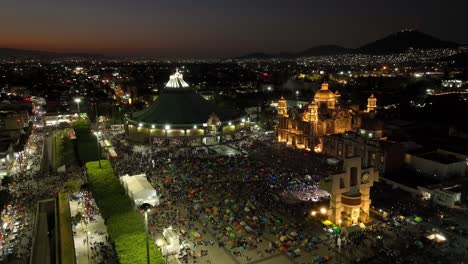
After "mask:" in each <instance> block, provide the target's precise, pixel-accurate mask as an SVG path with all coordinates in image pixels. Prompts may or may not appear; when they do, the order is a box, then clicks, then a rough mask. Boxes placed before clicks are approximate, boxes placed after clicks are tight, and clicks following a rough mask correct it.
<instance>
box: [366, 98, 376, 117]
mask: <svg viewBox="0 0 468 264" xmlns="http://www.w3.org/2000/svg"><path fill="white" fill-rule="evenodd" d="M376 111H377V98H375V96H374V94H371V96H370V97H369V98H368V99H367V112H368V113H370V112H376Z"/></svg>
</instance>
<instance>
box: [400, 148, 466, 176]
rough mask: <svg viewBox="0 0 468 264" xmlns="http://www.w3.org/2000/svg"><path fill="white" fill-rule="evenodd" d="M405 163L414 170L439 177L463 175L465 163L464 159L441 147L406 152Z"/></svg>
mask: <svg viewBox="0 0 468 264" xmlns="http://www.w3.org/2000/svg"><path fill="white" fill-rule="evenodd" d="M405 163H406V164H407V165H409V166H410V167H412V168H414V169H416V170H420V171H422V172H424V173H426V174H429V175H433V176H435V177H440V178H450V177H461V176H464V175H465V170H466V164H467V163H466V160H465V159H460V158H458V157H457V156H455V155H452V154H450V152H446V151H443V150H441V149H437V150H435V151H423V150H421V151H417V152H414V153H406V155H405Z"/></svg>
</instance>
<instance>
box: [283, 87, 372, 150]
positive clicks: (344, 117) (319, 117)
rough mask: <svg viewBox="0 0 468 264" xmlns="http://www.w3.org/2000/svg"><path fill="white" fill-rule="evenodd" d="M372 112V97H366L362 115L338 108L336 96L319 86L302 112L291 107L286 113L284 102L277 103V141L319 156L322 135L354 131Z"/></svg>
mask: <svg viewBox="0 0 468 264" xmlns="http://www.w3.org/2000/svg"><path fill="white" fill-rule="evenodd" d="M376 108H377V99H376V98H375V97H374V95H371V96H370V97H369V99H368V102H367V109H366V110H365V111H363V112H360V111H359V106H350V107H342V106H340V94H339V93H338V91H336V92H335V93H334V92H332V91H331V90H329V89H328V83H323V84H322V87H321V89H320V90H318V91H317V92H316V93H315V95H314V99H313V100H312V101H311V102H310V103H309V105H308V106H307V107H306V108H305V109H298V108H295V107H293V108H291V109H289V110H288V107H287V101H286V99H284V97H281V99H280V100H279V101H278V122H279V123H278V128H277V132H278V141H279V142H286V143H287V144H288V145H293V146H295V147H297V148H303V149H308V150H311V149H313V150H315V151H316V152H320V151H321V149H322V137H323V136H324V135H327V134H339V133H344V132H346V131H350V130H354V129H358V128H359V127H360V125H361V117H362V116H363V115H366V114H367V115H368V114H371V113H373V112H375V110H376Z"/></svg>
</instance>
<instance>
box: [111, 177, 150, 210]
mask: <svg viewBox="0 0 468 264" xmlns="http://www.w3.org/2000/svg"><path fill="white" fill-rule="evenodd" d="M120 182H121V183H122V185H123V186H124V188H125V191H126V192H127V194H128V196H130V198H132V200H133V202H134V204H135V206H137V207H138V206H140V205H142V204H144V203H147V204H150V205H152V206H157V205H159V197H158V195H157V193H156V190H155V189H154V188H153V186H152V185H151V184H150V183H149V182H148V180H147V179H146V174H139V175H133V176H129V175H125V176H122V177H120Z"/></svg>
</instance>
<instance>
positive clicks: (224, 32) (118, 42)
mask: <svg viewBox="0 0 468 264" xmlns="http://www.w3.org/2000/svg"><path fill="white" fill-rule="evenodd" d="M466 5H467V4H466V3H456V4H454V5H447V3H446V2H442V1H436V2H435V3H431V5H428V4H427V3H425V2H422V1H412V2H411V3H406V2H403V1H393V2H392V3H391V4H382V3H372V2H371V1H362V2H361V3H359V4H356V3H347V2H342V1H341V2H340V1H333V2H332V3H330V2H328V3H309V2H307V1H295V3H294V4H292V3H290V2H288V3H286V2H282V1H263V0H260V1H256V2H255V3H251V2H248V1H223V2H222V3H217V2H215V1H204V2H203V3H196V4H194V3H191V2H189V1H185V0H179V1H158V3H153V2H151V1H145V0H143V1H138V3H132V1H124V0H120V1H107V0H105V1H99V3H93V2H92V1H88V0H84V1H80V2H76V3H71V2H63V1H57V0H46V1H41V3H37V2H34V1H29V0H22V1H5V2H3V3H2V4H0V6H1V8H0V15H1V16H0V17H2V18H1V19H0V30H1V31H2V33H3V34H2V36H1V37H0V47H5V48H18V49H33V50H44V51H53V52H84V53H97V54H104V55H118V56H151V57H160V58H170V57H179V58H202V57H206V58H212V57H218V58H219V57H230V56H239V55H244V54H246V53H251V52H268V53H276V52H282V51H284V52H298V51H301V50H304V49H307V48H310V47H313V46H317V45H327V44H336V45H341V46H344V47H347V48H356V47H359V46H361V45H363V44H365V43H367V42H369V41H373V40H376V39H379V38H382V37H385V36H386V35H388V34H391V33H394V32H397V31H399V30H401V29H403V28H410V27H416V28H417V29H419V30H421V31H423V32H425V33H428V34H430V35H433V36H435V37H438V38H440V39H442V40H447V41H454V42H458V43H461V44H465V43H468V36H467V34H464V33H466V32H465V31H466V30H465V29H464V28H463V14H462V12H463V11H462V10H464V9H466ZM463 6H465V7H463Z"/></svg>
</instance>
